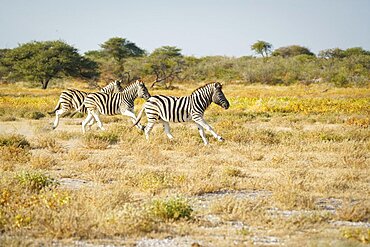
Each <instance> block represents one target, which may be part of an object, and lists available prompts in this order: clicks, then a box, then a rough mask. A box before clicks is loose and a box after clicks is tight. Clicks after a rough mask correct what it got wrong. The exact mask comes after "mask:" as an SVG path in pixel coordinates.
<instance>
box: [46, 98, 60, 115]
mask: <svg viewBox="0 0 370 247" xmlns="http://www.w3.org/2000/svg"><path fill="white" fill-rule="evenodd" d="M59 109H60V101H58V104H57V106H56V107H55V108H54V110H53V111H48V114H49V115H53V114H54V113H55V112H56V111H57V110H59Z"/></svg>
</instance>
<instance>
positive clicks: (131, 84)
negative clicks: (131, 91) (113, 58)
mask: <svg viewBox="0 0 370 247" xmlns="http://www.w3.org/2000/svg"><path fill="white" fill-rule="evenodd" d="M140 82H141V81H139V80H135V81H132V82H130V83H129V84H127V85H125V87H123V90H126V89H128V88H130V87H132V86H133V85H135V84H137V83H140Z"/></svg>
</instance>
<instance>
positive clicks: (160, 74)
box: [148, 46, 185, 88]
mask: <svg viewBox="0 0 370 247" xmlns="http://www.w3.org/2000/svg"><path fill="white" fill-rule="evenodd" d="M184 67H185V60H184V57H183V55H182V54H181V49H179V48H177V47H175V46H162V47H160V48H157V49H155V50H154V51H153V52H152V53H151V54H150V56H149V58H148V70H149V71H148V72H149V74H153V75H154V76H155V79H154V82H153V84H152V87H153V86H154V85H155V84H156V83H162V84H163V85H164V86H165V87H166V88H169V87H171V83H172V81H173V80H174V79H175V78H179V75H180V73H181V72H182V71H183V68H184Z"/></svg>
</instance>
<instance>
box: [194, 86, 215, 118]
mask: <svg viewBox="0 0 370 247" xmlns="http://www.w3.org/2000/svg"><path fill="white" fill-rule="evenodd" d="M212 95H213V87H212V84H207V85H205V86H203V87H200V88H198V89H196V90H195V91H194V92H193V93H192V94H191V96H190V97H191V101H192V103H193V107H195V108H196V109H197V111H199V112H204V111H205V110H206V109H207V108H208V106H209V105H210V104H211V103H212Z"/></svg>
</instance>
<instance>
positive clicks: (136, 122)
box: [131, 104, 145, 128]
mask: <svg viewBox="0 0 370 247" xmlns="http://www.w3.org/2000/svg"><path fill="white" fill-rule="evenodd" d="M144 110H145V104H144V106H143V108H141V110H140V112H139V114H138V115H137V117H136V120H135V122H134V124H133V125H132V126H131V128H132V127H134V126H136V125H137V124H138V123H139V122H140V120H141V117H142V115H143V112H144Z"/></svg>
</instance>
